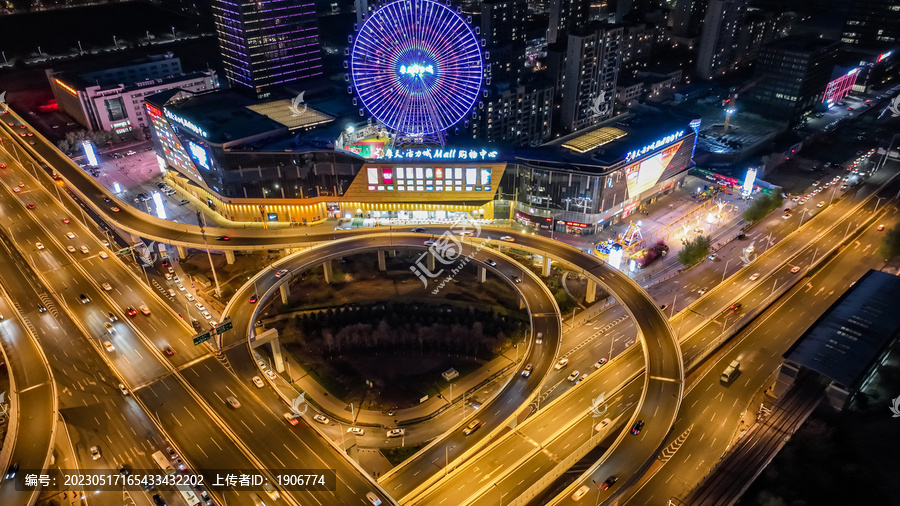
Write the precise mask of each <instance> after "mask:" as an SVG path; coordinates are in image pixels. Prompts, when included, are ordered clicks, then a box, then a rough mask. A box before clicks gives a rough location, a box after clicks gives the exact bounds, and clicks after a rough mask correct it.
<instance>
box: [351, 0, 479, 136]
mask: <svg viewBox="0 0 900 506" xmlns="http://www.w3.org/2000/svg"><path fill="white" fill-rule="evenodd" d="M413 64H418V65H423V66H427V65H431V66H433V70H434V73H433V74H432V73H427V72H425V73H420V74H418V75H413V74H412V73H409V72H408V73H405V74H404V73H401V71H400V68H401V66H406V67H408V66H410V65H413ZM350 72H351V75H352V77H353V86H354V88H355V89H356V93H357V95H359V98H360V100H361V101H362V104H363V107H365V109H366V110H368V111H369V113H371V114H372V116H374V117H375V118H376V119H378V120H379V121H380V122H381V123H383V124H384V125H386V126H387V127H389V128H391V129H393V130H395V131H397V132H400V133H402V134H406V135H429V134H434V133H436V132H439V131H443V130H447V129H448V128H450V127H452V126H453V125H455V124H456V123H459V121H460V120H462V119H463V118H464V117H465V116H466V114H468V112H469V111H470V110H471V109H472V106H473V105H475V101H476V100H477V99H478V93H479V92H480V91H481V83H482V79H483V75H484V64H483V60H482V54H481V47H480V44H479V42H478V39H476V38H475V34H474V33H473V32H472V29H471V28H469V26H468V25H467V24H466V23H465V21H463V19H462V18H461V17H460V16H459V15H458V14H456V12H454V11H452V10H450V9H449V8H447V7H446V6H444V5H441V4H439V3H437V2H434V1H432V0H398V1H395V2H391V3H389V4H386V5H384V6H383V7H381V8H380V9H378V10H377V11H375V12H374V13H372V15H371V16H370V17H369V18H368V19H367V20H366V21H365V23H363V26H362V28H360V29H359V33H358V34H357V35H356V38H355V40H354V42H353V50H352V52H351V56H350Z"/></svg>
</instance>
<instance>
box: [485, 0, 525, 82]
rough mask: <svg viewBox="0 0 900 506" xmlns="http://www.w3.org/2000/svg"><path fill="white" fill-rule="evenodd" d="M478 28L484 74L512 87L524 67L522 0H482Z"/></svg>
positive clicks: (523, 6) (517, 80) (494, 80)
mask: <svg viewBox="0 0 900 506" xmlns="http://www.w3.org/2000/svg"><path fill="white" fill-rule="evenodd" d="M479 9H480V16H479V26H480V28H481V37H482V38H483V39H484V42H485V45H484V50H485V52H486V53H487V54H488V55H489V58H487V59H486V60H485V66H486V69H485V73H486V75H487V76H488V77H489V78H490V80H491V81H493V82H507V81H508V82H510V83H512V86H513V87H515V86H516V85H517V84H518V83H519V82H520V81H521V79H522V73H523V71H524V68H525V28H526V22H527V19H526V17H527V15H528V7H527V4H526V2H525V0H485V1H484V2H482V3H481V4H480V5H479Z"/></svg>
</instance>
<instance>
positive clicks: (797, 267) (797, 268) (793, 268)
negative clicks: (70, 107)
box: [791, 265, 800, 274]
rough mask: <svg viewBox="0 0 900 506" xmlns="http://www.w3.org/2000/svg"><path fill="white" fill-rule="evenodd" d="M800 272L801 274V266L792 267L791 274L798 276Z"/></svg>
mask: <svg viewBox="0 0 900 506" xmlns="http://www.w3.org/2000/svg"><path fill="white" fill-rule="evenodd" d="M798 272H800V266H799V265H795V266H793V267H791V273H793V274H797V273H798Z"/></svg>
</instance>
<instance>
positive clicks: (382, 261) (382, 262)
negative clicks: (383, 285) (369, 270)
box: [378, 249, 387, 272]
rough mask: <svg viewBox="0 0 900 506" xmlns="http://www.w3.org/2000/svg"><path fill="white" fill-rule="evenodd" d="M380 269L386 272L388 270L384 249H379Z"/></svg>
mask: <svg viewBox="0 0 900 506" xmlns="http://www.w3.org/2000/svg"><path fill="white" fill-rule="evenodd" d="M378 270H379V271H381V272H384V271H386V270H387V263H386V262H385V259H384V250H383V249H380V250H378Z"/></svg>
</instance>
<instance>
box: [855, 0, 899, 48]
mask: <svg viewBox="0 0 900 506" xmlns="http://www.w3.org/2000/svg"><path fill="white" fill-rule="evenodd" d="M841 41H842V42H846V43H847V44H854V45H858V46H866V47H876V48H885V49H886V48H888V47H893V46H895V45H897V42H898V41H900V4H898V3H897V0H852V1H851V3H850V12H849V13H848V14H847V22H846V24H845V25H844V33H843V35H842V36H841Z"/></svg>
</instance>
